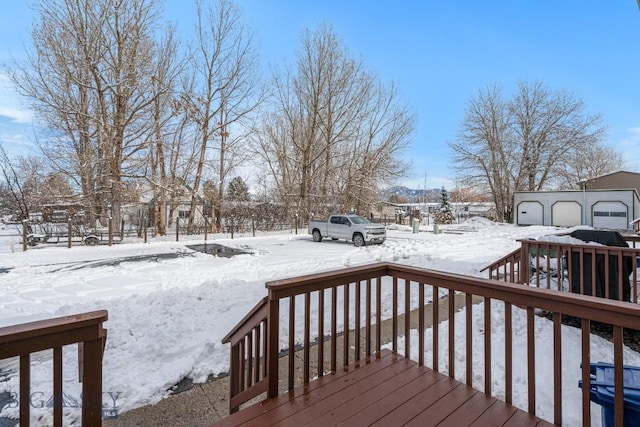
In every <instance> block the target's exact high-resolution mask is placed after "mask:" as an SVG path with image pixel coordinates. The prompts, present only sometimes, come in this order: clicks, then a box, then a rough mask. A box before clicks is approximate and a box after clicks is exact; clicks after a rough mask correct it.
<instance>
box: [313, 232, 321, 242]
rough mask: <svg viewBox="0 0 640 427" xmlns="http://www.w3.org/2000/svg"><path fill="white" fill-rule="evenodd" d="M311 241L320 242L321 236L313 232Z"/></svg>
mask: <svg viewBox="0 0 640 427" xmlns="http://www.w3.org/2000/svg"><path fill="white" fill-rule="evenodd" d="M313 241H314V242H322V234H320V232H319V231H318V230H313Z"/></svg>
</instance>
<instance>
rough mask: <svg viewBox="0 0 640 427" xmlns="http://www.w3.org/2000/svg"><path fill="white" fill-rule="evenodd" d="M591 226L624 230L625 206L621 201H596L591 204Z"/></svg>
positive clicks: (625, 219) (626, 221) (626, 226)
mask: <svg viewBox="0 0 640 427" xmlns="http://www.w3.org/2000/svg"><path fill="white" fill-rule="evenodd" d="M592 215H593V228H609V229H613V230H626V229H627V228H629V226H628V222H629V220H628V219H627V206H626V205H625V204H624V203H622V202H598V203H596V204H595V205H593V213H592Z"/></svg>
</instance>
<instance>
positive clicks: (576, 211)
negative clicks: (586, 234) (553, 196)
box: [551, 202, 582, 227]
mask: <svg viewBox="0 0 640 427" xmlns="http://www.w3.org/2000/svg"><path fill="white" fill-rule="evenodd" d="M580 224H582V206H580V203H578V202H556V203H554V204H553V206H552V207H551V225H555V226H556V227H573V226H574V225H580Z"/></svg>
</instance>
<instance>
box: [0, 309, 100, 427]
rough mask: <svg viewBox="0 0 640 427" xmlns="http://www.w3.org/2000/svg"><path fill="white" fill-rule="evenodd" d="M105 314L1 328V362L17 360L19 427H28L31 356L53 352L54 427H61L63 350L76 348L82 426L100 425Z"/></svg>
mask: <svg viewBox="0 0 640 427" xmlns="http://www.w3.org/2000/svg"><path fill="white" fill-rule="evenodd" d="M107 317H108V315H107V312H106V311H104V310H101V311H94V312H90V313H83V314H76V315H72V316H65V317H58V318H55V319H48V320H42V321H37V322H30V323H25V324H21V325H15V326H8V327H3V328H0V360H4V359H8V358H12V357H19V364H20V365H19V366H20V372H19V373H20V391H19V396H18V397H19V402H20V403H19V405H20V409H19V410H20V426H29V425H31V422H30V411H29V405H30V402H31V399H30V396H31V354H33V353H36V352H39V351H43V350H52V352H53V378H52V381H53V399H52V402H53V423H54V424H53V425H54V426H62V416H63V414H62V408H63V400H64V399H63V387H62V382H63V381H62V378H63V369H62V365H63V364H62V347H64V346H66V345H71V344H76V343H77V344H78V368H79V381H80V382H81V383H82V399H81V402H82V425H84V426H97V425H101V423H102V355H103V350H104V344H105V339H106V330H105V329H104V328H103V327H102V324H103V323H104V322H106V320H107Z"/></svg>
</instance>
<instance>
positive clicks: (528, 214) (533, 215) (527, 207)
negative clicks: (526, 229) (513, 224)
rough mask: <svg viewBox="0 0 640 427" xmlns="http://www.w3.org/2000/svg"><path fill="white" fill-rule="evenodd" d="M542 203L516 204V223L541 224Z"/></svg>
mask: <svg viewBox="0 0 640 427" xmlns="http://www.w3.org/2000/svg"><path fill="white" fill-rule="evenodd" d="M542 224H543V222H542V204H541V203H540V202H521V203H520V204H519V205H518V225H542Z"/></svg>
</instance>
